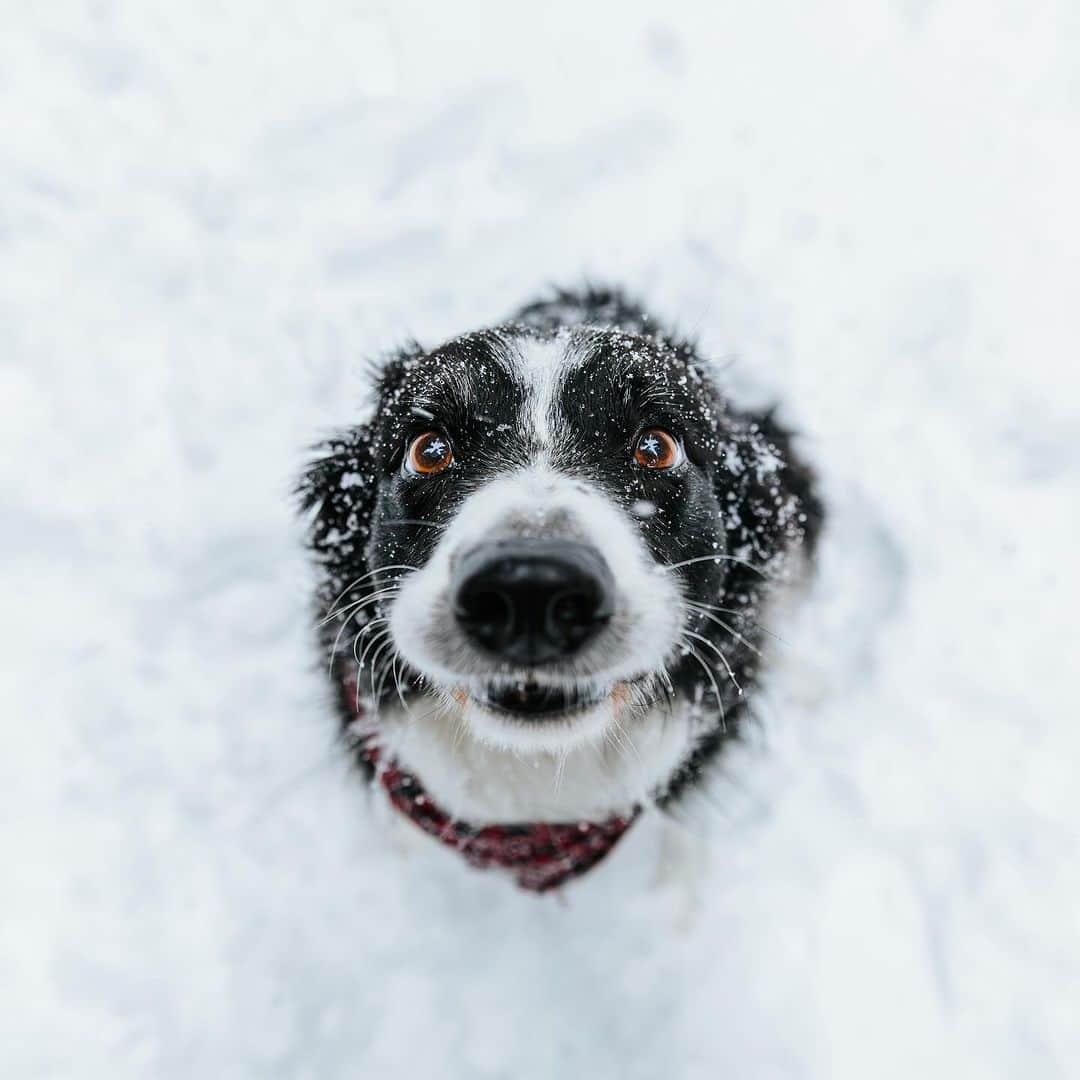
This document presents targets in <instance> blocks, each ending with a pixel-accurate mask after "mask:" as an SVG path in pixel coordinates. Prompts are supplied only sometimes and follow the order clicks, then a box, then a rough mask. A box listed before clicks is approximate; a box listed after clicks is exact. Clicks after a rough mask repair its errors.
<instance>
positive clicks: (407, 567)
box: [327, 563, 417, 613]
mask: <svg viewBox="0 0 1080 1080" xmlns="http://www.w3.org/2000/svg"><path fill="white" fill-rule="evenodd" d="M416 569H417V567H415V566H410V565H409V564H408V563H393V564H391V565H390V566H376V567H375V569H374V570H369V571H368V572H367V573H366V574H361V575H360V576H359V577H358V578H356V579H355V580H354V581H350V582H349V584H348V585H346V586H345V588H344V589H342V590H341V592H339V593H338V594H337V596H336V597H335V598H334V600H333V601H332V603H331V604H330V607H329V608H327V611H328V612H330V613H333V609H334V607H335V605H336V604H338V603H340V601H341V598H342V597H343V596H344V595H345V594H346V593H347V592H349V591H350V590H351V589H355V588H356V586H357V585H359V584H360V582H361V581H366V580H367V579H368V578H369V577H374V576H375V575H376V574H379V573H382V571H384V570H416Z"/></svg>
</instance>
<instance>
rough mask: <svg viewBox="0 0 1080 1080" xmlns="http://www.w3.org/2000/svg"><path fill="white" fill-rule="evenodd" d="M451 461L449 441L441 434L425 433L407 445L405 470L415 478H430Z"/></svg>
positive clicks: (437, 432)
mask: <svg viewBox="0 0 1080 1080" xmlns="http://www.w3.org/2000/svg"><path fill="white" fill-rule="evenodd" d="M453 460H454V451H453V450H452V449H451V448H450V440H449V439H448V438H447V437H446V436H445V435H443V434H442V432H439V431H425V432H424V434H423V435H417V436H416V438H415V439H413V441H412V442H411V443H409V450H408V452H407V453H406V455H405V469H406V471H407V472H410V473H413V474H414V475H415V476H431V475H433V474H434V473H440V472H442V471H443V469H445V468H446V467H447V466H448V465H449V464H450V462H452V461H453Z"/></svg>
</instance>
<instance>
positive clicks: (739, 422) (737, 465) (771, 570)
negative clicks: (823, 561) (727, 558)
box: [714, 410, 824, 605]
mask: <svg viewBox="0 0 1080 1080" xmlns="http://www.w3.org/2000/svg"><path fill="white" fill-rule="evenodd" d="M728 424H729V428H728V432H727V435H726V438H725V439H724V441H723V443H722V455H721V465H720V468H718V469H717V470H716V474H715V477H714V483H715V484H716V493H717V498H718V500H719V502H720V505H721V507H723V510H724V527H725V529H726V530H727V534H728V546H729V549H730V550H731V551H732V552H733V553H735V554H737V555H738V556H739V557H740V558H742V559H745V560H746V562H747V563H750V564H752V565H753V567H756V568H757V569H756V570H754V569H751V567H749V566H746V565H744V564H739V563H736V564H733V566H732V573H731V575H730V577H729V580H728V589H729V591H731V592H741V593H743V594H745V595H746V596H747V598H748V600H749V602H750V603H751V605H752V604H753V603H754V602H755V599H756V595H757V593H758V591H759V589H760V586H761V585H762V583H763V582H764V581H765V579H766V578H769V579H773V580H775V579H781V580H783V579H784V578H785V577H786V576H787V574H788V573H789V572H790V571H791V570H797V569H798V559H799V556H800V555H801V556H802V558H803V559H805V560H806V561H809V560H810V559H812V558H813V555H814V551H815V549H816V546H817V539H818V534H819V532H820V530H821V523H822V520H823V516H824V512H823V507H822V504H821V500H820V498H819V497H818V494H817V490H816V483H815V478H814V474H813V472H812V470H811V469H810V467H809V465H807V464H806V462H805V461H803V460H802V458H801V457H799V455H798V454H797V452H796V451H795V449H794V448H793V446H792V442H793V436H792V433H791V432H790V431H789V430H788V429H787V428H785V427H783V426H782V425H781V424H780V423H778V422H777V420H776V418H775V416H774V414H773V411H772V410H770V411H769V412H767V413H764V414H757V415H754V414H748V413H729V414H728Z"/></svg>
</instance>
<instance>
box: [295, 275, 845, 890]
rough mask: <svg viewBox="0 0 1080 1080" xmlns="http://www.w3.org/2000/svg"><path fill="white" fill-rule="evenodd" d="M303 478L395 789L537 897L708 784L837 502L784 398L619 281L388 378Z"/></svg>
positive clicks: (542, 308)
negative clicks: (825, 497) (780, 615)
mask: <svg viewBox="0 0 1080 1080" xmlns="http://www.w3.org/2000/svg"><path fill="white" fill-rule="evenodd" d="M373 376H374V395H373V397H374V402H375V404H374V410H373V412H372V414H371V415H370V417H369V418H368V419H367V420H366V421H365V422H363V423H360V424H359V425H357V426H354V427H350V428H349V429H347V430H345V431H343V432H341V433H339V434H336V435H335V436H333V437H332V438H330V439H329V440H327V441H326V442H325V443H323V444H321V445H320V446H319V447H318V448H317V450H316V454H315V456H314V458H313V460H312V461H311V463H310V465H309V467H308V468H307V469H306V471H305V472H304V474H303V476H302V478H301V481H300V483H299V489H298V490H299V495H300V498H301V503H302V507H303V511H304V513H305V514H306V515H307V524H308V529H309V532H308V539H309V546H310V549H311V552H312V554H313V556H314V558H315V561H316V564H317V567H318V579H319V580H318V587H317V594H316V606H317V612H318V622H319V626H320V627H321V640H322V645H323V646H324V647H325V648H326V649H327V650H328V652H329V655H330V672H331V675H332V679H333V685H334V687H335V693H336V698H337V701H338V704H339V707H340V713H341V723H342V731H343V733H344V735H345V737H346V739H347V742H348V745H349V747H350V750H351V752H352V753H353V754H354V755H355V757H356V760H357V761H358V763H359V764H360V766H361V767H362V768H363V770H364V771H365V772H366V773H367V775H368V776H369V777H371V778H372V779H373V780H375V781H376V782H377V783H378V784H379V785H380V786H381V787H382V788H383V789H384V790H385V792H386V793H387V795H388V797H389V800H390V802H391V804H392V805H393V806H394V807H395V808H396V809H398V810H400V811H401V812H402V813H403V814H404V815H405V816H406V817H408V818H409V819H410V820H411V821H413V822H414V823H415V824H416V825H418V826H419V827H420V828H421V829H423V830H424V831H425V832H427V833H429V834H430V835H431V836H432V837H434V838H435V839H437V840H439V841H441V842H442V843H444V844H446V845H448V846H449V847H452V848H453V849H454V850H456V851H458V852H460V853H461V854H462V855H463V856H464V857H465V858H466V859H467V860H468V862H470V863H471V864H473V865H474V866H478V867H502V868H505V869H507V870H509V871H511V872H512V874H513V876H514V877H515V878H516V880H517V882H518V884H519V885H521V886H523V887H524V888H526V889H530V890H533V891H536V892H544V891H547V890H550V889H555V888H558V887H559V886H561V885H563V884H564V883H565V882H567V881H569V880H570V879H572V878H574V877H577V876H579V875H581V874H583V873H584V872H586V871H587V870H589V869H590V868H591V867H593V866H595V865H596V864H597V863H598V862H599V861H600V860H601V859H602V858H604V857H605V856H606V855H607V854H608V853H609V852H610V851H611V849H612V848H613V847H614V846H615V844H616V843H617V841H618V840H619V838H620V837H621V836H622V835H623V834H624V833H625V832H626V830H627V829H628V828H629V827H630V826H631V824H632V823H633V822H634V821H635V819H636V818H637V817H638V816H639V815H640V814H642V813H647V812H656V811H657V810H663V809H665V808H667V807H670V806H671V805H672V804H673V803H674V802H675V801H676V800H678V799H679V798H680V797H682V796H683V795H684V794H685V793H686V792H687V791H688V790H689V789H691V788H692V787H694V786H696V785H700V784H701V783H703V777H704V776H705V773H706V771H707V769H708V768H709V766H710V764H711V763H713V762H714V761H716V760H717V758H718V756H719V755H720V753H721V751H722V750H723V748H724V746H725V745H726V744H727V743H729V742H730V741H731V740H733V739H736V738H737V737H738V736H739V732H740V728H741V727H742V726H743V725H744V723H745V720H746V717H747V715H748V706H747V695H748V692H749V691H750V690H751V689H752V688H753V687H754V686H755V685H756V684H757V682H758V681H759V679H760V677H761V674H762V658H763V656H764V655H765V653H766V652H767V647H768V644H769V633H768V632H767V631H766V630H765V629H764V628H763V626H762V625H761V619H762V617H763V610H764V608H765V605H766V604H767V603H768V602H769V600H770V599H771V598H772V597H773V596H774V594H775V593H776V590H777V589H778V588H782V587H784V586H785V585H788V584H790V583H791V582H794V581H798V580H801V579H803V578H804V577H805V575H806V573H807V572H808V570H809V568H810V567H811V565H812V558H813V552H814V548H815V543H816V540H817V536H818V533H819V530H820V527H821V525H822V519H823V508H822V503H821V500H820V498H819V496H818V494H817V492H816V485H815V479H814V476H813V473H812V471H811V469H810V467H809V466H808V465H807V464H806V463H805V462H804V461H802V460H801V459H800V458H799V457H798V456H796V453H795V451H794V449H793V446H792V435H791V433H790V432H789V431H788V430H786V429H785V428H784V427H783V426H781V425H780V424H779V423H778V422H777V421H776V419H775V417H774V416H773V414H772V413H765V414H762V415H755V414H753V413H749V412H745V411H741V410H740V409H739V408H737V407H736V406H735V405H734V404H733V403H732V402H731V401H729V400H728V399H727V397H725V395H724V394H723V393H722V392H721V389H720V387H719V385H718V383H717V380H716V378H715V377H714V374H713V373H712V372H711V371H710V368H709V365H708V364H707V363H706V361H705V360H704V359H703V358H702V357H701V356H700V355H699V354H698V351H697V349H696V347H695V345H694V344H693V343H692V342H691V341H689V340H686V339H684V338H682V337H680V336H678V335H676V334H675V333H673V332H672V331H670V330H668V329H666V328H665V327H664V326H662V325H661V324H660V323H659V322H657V321H656V320H655V319H654V318H653V317H652V316H651V315H650V314H649V313H648V312H647V311H646V310H645V309H644V308H643V307H641V306H640V305H639V304H637V303H636V302H634V301H632V300H630V299H628V298H627V297H626V296H625V295H624V294H623V293H621V292H620V291H618V290H613V289H602V288H592V287H590V288H585V289H582V290H577V291H575V290H566V291H561V290H560V291H556V292H555V293H553V294H552V295H550V296H548V297H546V298H542V299H539V300H537V301H535V302H532V303H529V304H528V305H526V306H524V307H522V308H521V309H520V310H519V311H518V312H517V313H516V314H515V315H514V316H513V317H512V318H511V319H510V320H509V321H508V322H506V323H504V324H501V325H498V326H494V327H492V328H489V329H483V330H479V331H475V332H472V333H467V334H464V335H462V336H460V337H457V338H454V339H453V340H451V341H448V342H446V343H445V344H443V345H440V346H439V347H438V348H435V349H431V350H427V349H423V348H421V347H420V346H419V345H413V346H410V347H408V348H404V349H402V350H400V351H399V352H397V353H396V354H394V355H392V356H390V357H389V358H388V359H387V360H385V361H384V362H383V363H382V364H381V365H379V366H378V367H377V369H376V370H375V371H374V372H373Z"/></svg>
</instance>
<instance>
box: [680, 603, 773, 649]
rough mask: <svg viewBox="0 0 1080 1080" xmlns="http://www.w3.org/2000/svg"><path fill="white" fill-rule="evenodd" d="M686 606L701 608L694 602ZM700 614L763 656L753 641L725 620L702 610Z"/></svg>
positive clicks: (699, 611)
mask: <svg viewBox="0 0 1080 1080" xmlns="http://www.w3.org/2000/svg"><path fill="white" fill-rule="evenodd" d="M686 606H687V607H692V608H698V607H699V605H697V604H695V603H694V602H693V601H692V600H688V601H686ZM698 614H699V615H701V616H702V617H703V618H706V619H710V620H711V621H712V622H714V623H716V625H717V626H719V627H721V628H723V629H724V630H726V631H727V632H728V633H729V634H731V636H732V637H733V638H735V640H736V641H741V642H742V643H743V644H744V645H745V646H746V647H747V648H748V649H750V650H752V651H753V652H755V653H757V655H758V656H762V655H763V654H762V651H761V650H760V649H759V648H758V647H757V646H756V645H755V644H754V643H753V642H752V641H748V640H747V639H746V638H744V637H743V636H742V634H740V633H739V632H738V631H737V630H735V629H734V628H733V627H731V626H728V624H727V623H726V622H724V620H723V619H719V618H717V617H716V616H715V615H711V614H710V613H709V612H707V611H704V610H701V609H700V608H699V610H698Z"/></svg>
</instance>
